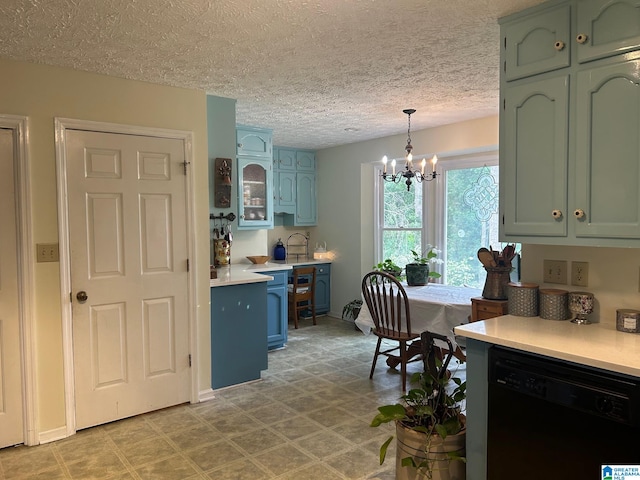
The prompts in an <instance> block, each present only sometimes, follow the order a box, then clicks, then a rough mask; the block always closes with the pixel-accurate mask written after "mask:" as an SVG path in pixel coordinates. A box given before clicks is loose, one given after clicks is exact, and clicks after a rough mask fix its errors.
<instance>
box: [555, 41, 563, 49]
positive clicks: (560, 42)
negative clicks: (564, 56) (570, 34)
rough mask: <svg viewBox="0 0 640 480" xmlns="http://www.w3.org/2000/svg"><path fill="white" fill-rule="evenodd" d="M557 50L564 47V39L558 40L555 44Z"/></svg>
mask: <svg viewBox="0 0 640 480" xmlns="http://www.w3.org/2000/svg"><path fill="white" fill-rule="evenodd" d="M553 46H554V47H555V49H556V50H557V51H560V50H562V49H564V42H563V41H562V40H558V41H557V42H556V43H555V44H554V45H553Z"/></svg>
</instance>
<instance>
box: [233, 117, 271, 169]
mask: <svg viewBox="0 0 640 480" xmlns="http://www.w3.org/2000/svg"><path fill="white" fill-rule="evenodd" d="M236 147H237V150H236V154H237V155H242V156H245V157H262V158H268V159H269V160H271V159H272V158H273V132H272V131H271V130H269V129H266V128H259V127H249V126H246V125H237V126H236Z"/></svg>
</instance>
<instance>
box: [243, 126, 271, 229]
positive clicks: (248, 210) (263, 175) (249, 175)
mask: <svg viewBox="0 0 640 480" xmlns="http://www.w3.org/2000/svg"><path fill="white" fill-rule="evenodd" d="M236 138H237V140H238V144H237V159H238V230H255V229H263V228H273V147H272V131H271V130H268V129H265V128H257V127H246V126H238V127H237V129H236Z"/></svg>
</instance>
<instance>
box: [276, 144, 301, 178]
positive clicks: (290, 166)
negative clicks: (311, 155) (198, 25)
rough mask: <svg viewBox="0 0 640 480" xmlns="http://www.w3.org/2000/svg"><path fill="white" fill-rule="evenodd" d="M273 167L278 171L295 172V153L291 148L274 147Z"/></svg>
mask: <svg viewBox="0 0 640 480" xmlns="http://www.w3.org/2000/svg"><path fill="white" fill-rule="evenodd" d="M273 166H274V167H275V168H277V169H278V170H282V171H289V172H295V171H296V151H295V150H293V149H291V148H280V147H276V148H274V150H273Z"/></svg>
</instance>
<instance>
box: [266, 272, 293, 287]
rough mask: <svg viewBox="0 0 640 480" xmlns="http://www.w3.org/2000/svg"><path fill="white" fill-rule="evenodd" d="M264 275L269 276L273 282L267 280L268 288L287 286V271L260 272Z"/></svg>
mask: <svg viewBox="0 0 640 480" xmlns="http://www.w3.org/2000/svg"><path fill="white" fill-rule="evenodd" d="M261 273H262V274H264V275H270V276H272V277H273V280H269V281H268V282H267V286H268V287H274V286H276V285H286V284H287V276H288V275H287V273H288V272H287V270H282V271H280V270H278V271H275V272H261Z"/></svg>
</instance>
